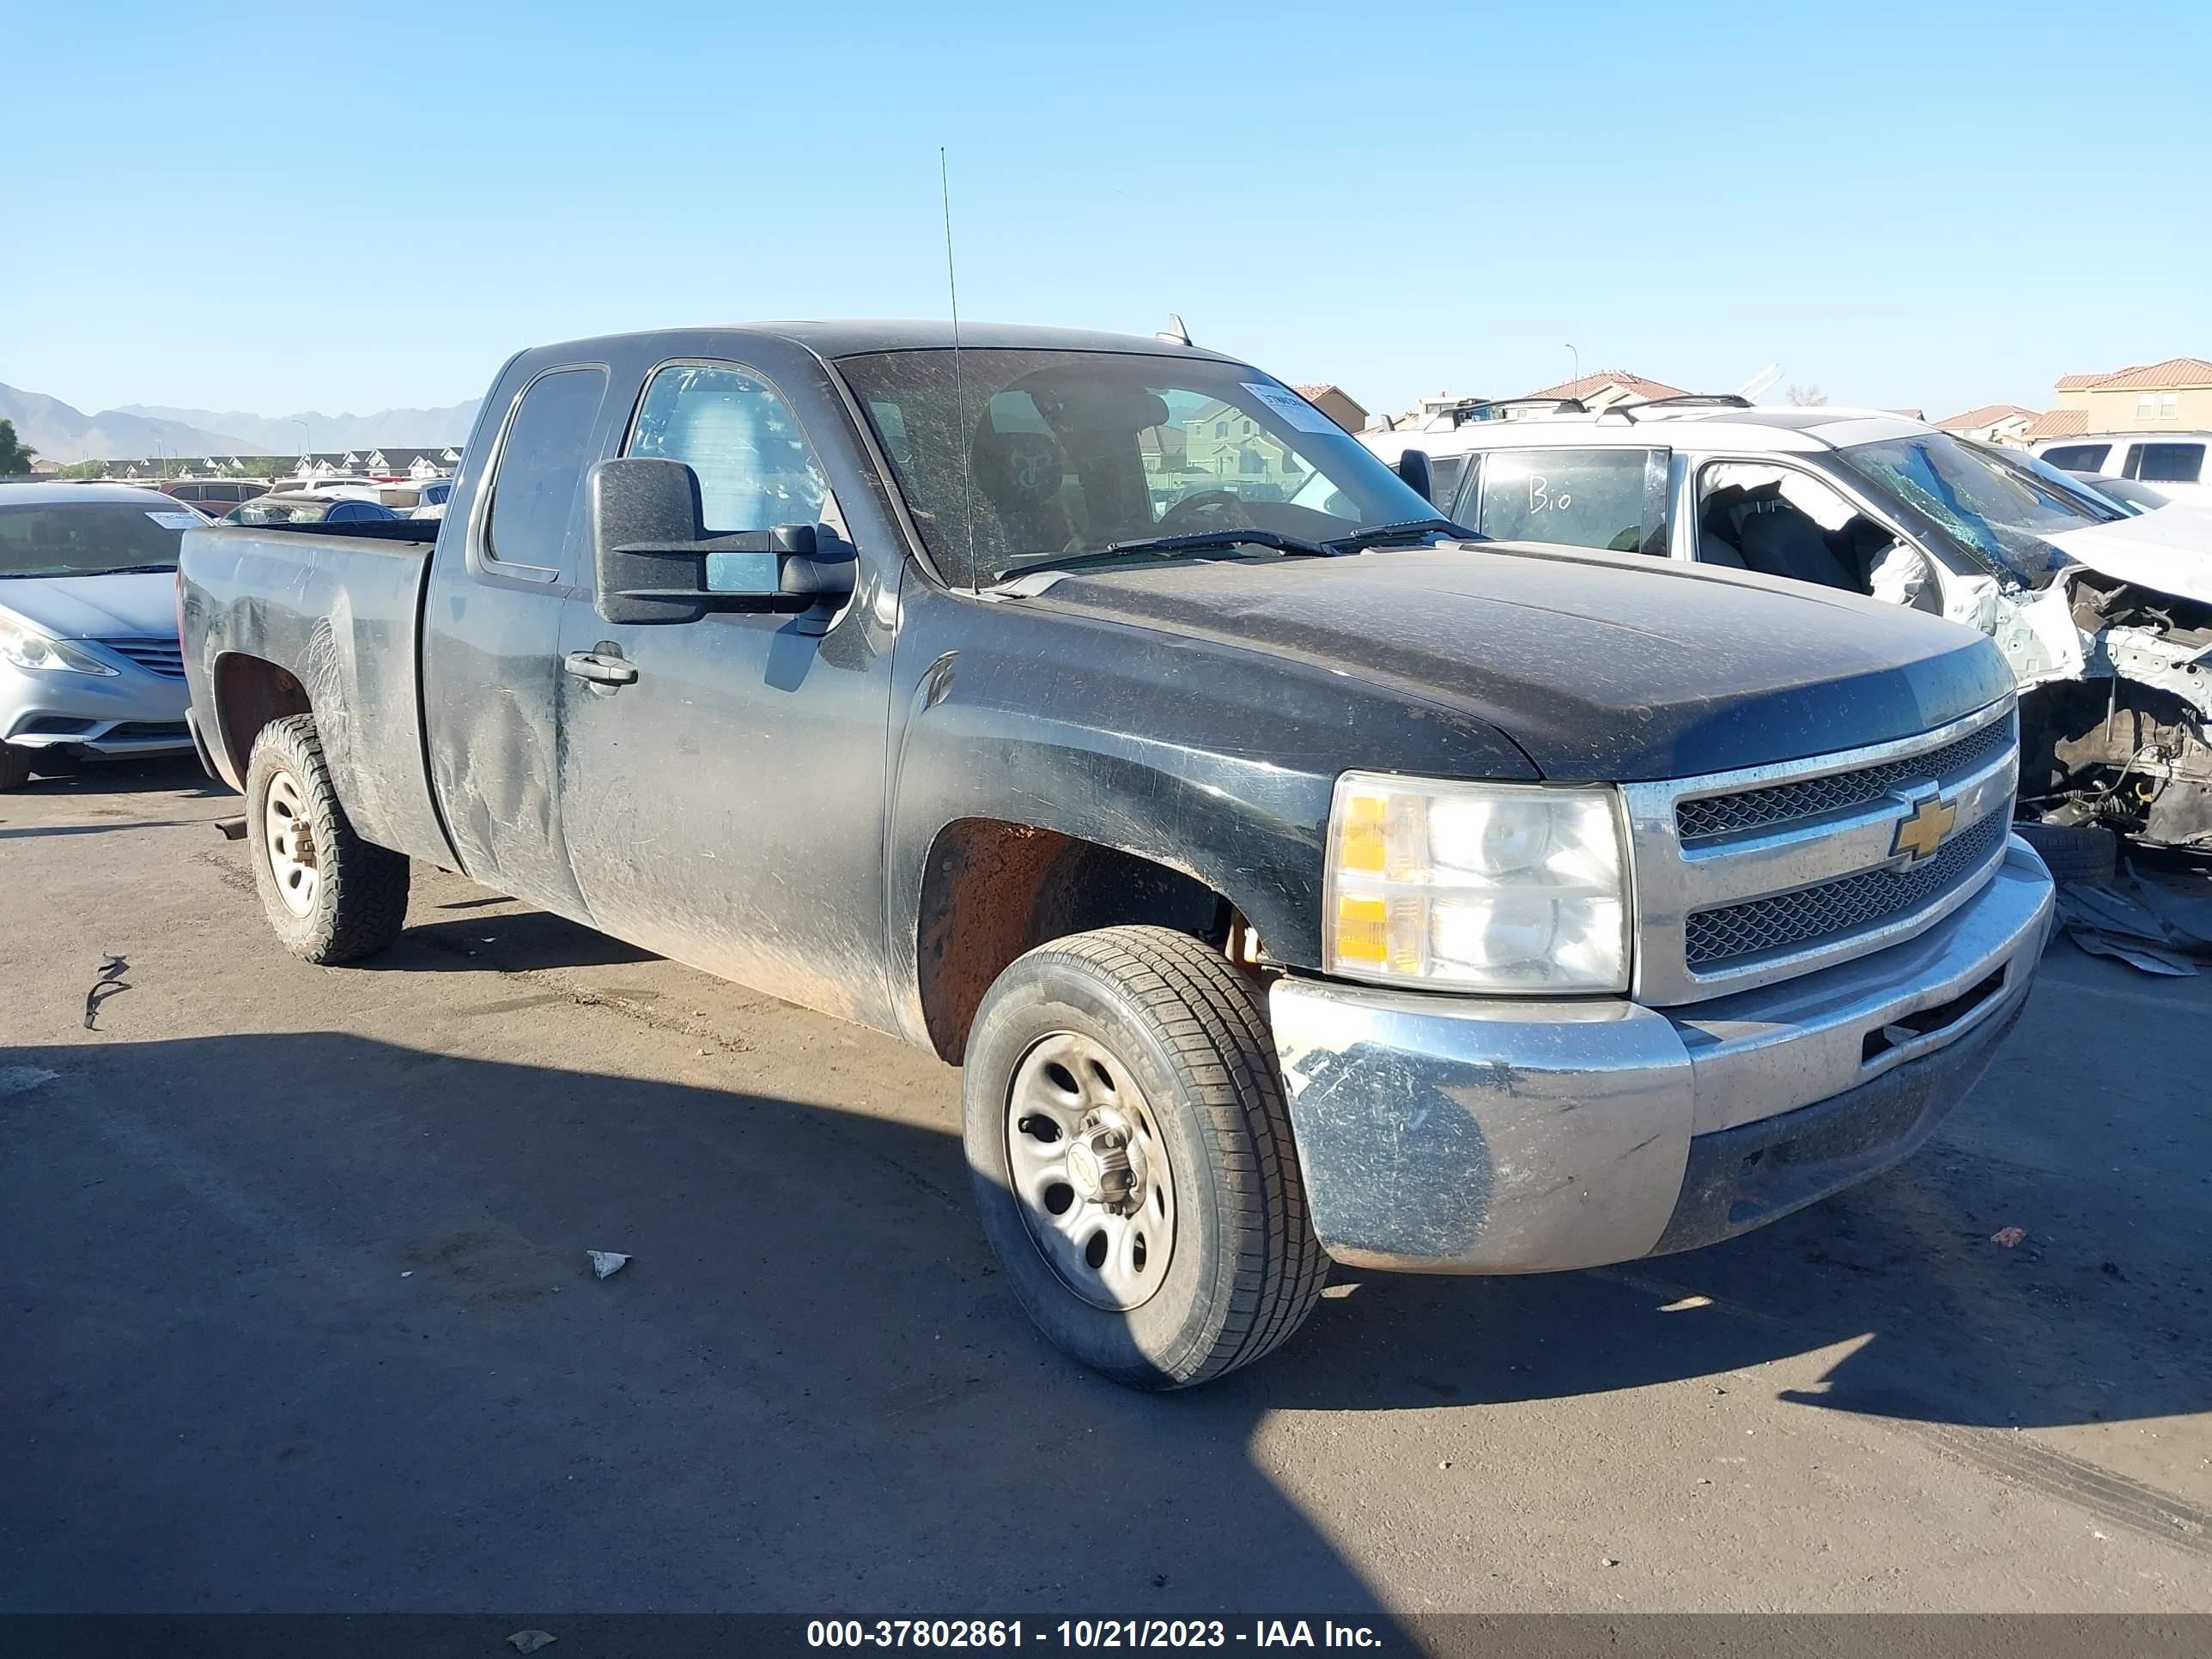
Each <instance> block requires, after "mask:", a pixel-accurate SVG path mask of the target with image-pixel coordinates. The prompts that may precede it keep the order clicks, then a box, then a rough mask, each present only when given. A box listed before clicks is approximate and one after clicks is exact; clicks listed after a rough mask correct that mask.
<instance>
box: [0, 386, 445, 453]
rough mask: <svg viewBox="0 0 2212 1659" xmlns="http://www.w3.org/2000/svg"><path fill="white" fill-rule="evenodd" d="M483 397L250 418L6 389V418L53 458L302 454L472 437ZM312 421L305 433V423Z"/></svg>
mask: <svg viewBox="0 0 2212 1659" xmlns="http://www.w3.org/2000/svg"><path fill="white" fill-rule="evenodd" d="M481 401H482V400H481V399H480V398H471V399H470V400H469V401H468V402H467V403H465V404H453V405H452V406H451V407H450V408H446V409H386V410H379V411H378V412H377V413H375V414H374V415H321V414H313V413H307V412H302V413H301V414H298V415H280V416H267V415H246V414H242V413H239V412H237V411H235V410H212V409H164V408H157V407H155V406H153V405H150V404H125V405H124V406H123V407H122V408H120V409H104V410H100V413H98V414H97V415H87V414H85V413H84V412H83V411H82V410H77V409H73V408H71V407H70V405H69V404H65V403H64V402H62V400H61V399H60V398H49V397H47V396H46V395H45V394H44V393H43V392H23V391H19V390H18V389H17V388H15V386H0V420H7V421H12V422H15V435H16V437H17V438H19V439H21V441H23V442H25V443H27V444H28V445H30V446H31V447H32V448H33V449H35V450H37V451H38V452H39V453H40V456H41V457H42V458H43V459H46V460H50V461H60V462H62V463H64V465H66V464H68V463H69V462H71V461H89V460H137V459H145V458H147V457H149V456H152V455H154V454H155V453H156V452H157V451H158V453H161V454H163V455H186V456H208V455H297V454H298V453H301V451H302V450H303V449H314V450H332V449H362V448H366V447H369V446H372V445H380V444H391V445H395V446H400V447H416V448H421V447H428V446H430V445H433V444H453V445H459V444H460V443H462V442H464V441H466V439H467V438H468V435H469V428H470V426H471V424H472V423H473V422H475V420H476V416H477V404H478V403H479V402H481ZM302 421H305V422H307V430H306V432H305V433H302V432H301V429H300V422H302Z"/></svg>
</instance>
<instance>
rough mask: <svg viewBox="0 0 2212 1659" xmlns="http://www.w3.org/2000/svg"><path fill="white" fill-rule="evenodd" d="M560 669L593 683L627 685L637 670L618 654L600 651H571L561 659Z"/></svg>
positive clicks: (634, 677) (633, 678) (633, 679)
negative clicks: (612, 654)
mask: <svg viewBox="0 0 2212 1659" xmlns="http://www.w3.org/2000/svg"><path fill="white" fill-rule="evenodd" d="M561 670H562V672H563V673H567V674H574V676H575V677H576V678H578V679H580V680H589V681H591V683H592V684H594V685H629V684H631V683H632V682H634V681H635V679H636V678H637V670H636V669H635V667H633V666H631V665H629V663H626V662H624V661H623V659H622V658H621V657H620V656H619V655H615V656H610V655H608V654H607V653H605V652H601V651H571V652H570V653H568V655H567V656H566V657H565V658H563V659H562V662H561Z"/></svg>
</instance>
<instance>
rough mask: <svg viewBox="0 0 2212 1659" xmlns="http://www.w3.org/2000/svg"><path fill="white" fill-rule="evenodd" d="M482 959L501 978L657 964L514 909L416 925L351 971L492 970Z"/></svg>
mask: <svg viewBox="0 0 2212 1659" xmlns="http://www.w3.org/2000/svg"><path fill="white" fill-rule="evenodd" d="M490 902H491V903H494V904H497V903H502V902H507V901H504V900H501V899H493V900H491V901H490ZM440 908H444V909H450V908H453V907H452V906H450V905H448V906H441V907H440ZM487 958H495V959H496V963H497V966H498V967H499V969H500V970H501V972H503V973H518V972H530V971H534V970H537V969H547V968H611V967H618V966H620V965H622V964H623V963H632V962H658V961H659V960H661V958H660V957H656V956H655V955H654V954H653V952H652V951H642V950H640V949H639V948H638V947H637V946H636V945H625V944H624V943H623V941H622V940H620V939H616V938H615V937H614V936H613V935H611V934H609V933H598V932H595V931H594V930H592V928H589V927H579V926H578V925H577V924H576V923H574V922H572V921H562V919H561V918H560V917H558V916H555V915H548V914H547V913H546V912H544V911H543V910H517V911H510V912H507V913H505V914H503V915H495V916H488V915H464V916H460V917H456V918H453V919H452V920H449V921H419V922H416V923H415V924H414V925H413V926H411V927H409V928H408V929H407V931H406V932H405V933H402V934H401V935H400V936H399V941H398V944H397V945H393V946H392V949H391V950H389V951H386V952H384V953H383V954H382V955H380V956H376V957H370V958H369V959H368V961H366V962H362V963H355V964H354V966H355V967H356V969H359V970H361V971H362V972H367V973H404V974H419V973H422V972H423V971H425V970H426V969H435V970H448V969H452V970H465V971H469V972H482V971H483V969H485V968H487V967H488V966H490V965H491V963H490V962H489V961H488V960H487Z"/></svg>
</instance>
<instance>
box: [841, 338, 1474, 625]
mask: <svg viewBox="0 0 2212 1659" xmlns="http://www.w3.org/2000/svg"><path fill="white" fill-rule="evenodd" d="M956 358H957V361H956ZM837 367H838V368H839V369H840V370H841V371H842V373H843V374H844V375H845V377H846V378H847V380H848V381H850V382H851V384H852V386H853V388H854V392H857V393H858V394H859V399H860V404H861V407H862V408H864V409H865V410H866V411H867V415H868V420H869V423H870V424H871V425H872V427H873V428H875V434H876V437H877V440H878V442H879V443H881V445H882V446H883V449H884V454H885V455H886V456H888V457H889V458H890V464H891V470H892V471H893V472H894V473H895V474H896V477H897V483H898V486H899V489H900V492H901V493H902V495H904V496H905V498H906V502H907V507H908V511H910V512H911V513H913V515H914V520H915V524H916V526H918V527H919V528H920V529H921V534H922V538H923V540H924V541H925V542H926V543H927V545H928V549H929V554H930V557H931V559H932V560H933V562H935V564H936V566H937V568H938V570H939V572H940V573H941V574H943V575H944V576H945V580H948V581H950V582H952V583H953V584H955V585H956V586H969V585H975V586H981V585H984V584H987V583H989V582H991V581H993V580H995V579H996V578H998V577H999V576H1000V575H1001V574H1004V573H1005V572H1006V571H1008V570H1010V569H1012V568H1014V567H1016V566H1018V565H1022V564H1026V563H1030V562H1034V561H1036V560H1038V559H1042V558H1048V557H1050V556H1053V555H1055V554H1062V553H1066V554H1076V553H1088V552H1097V551H1099V550H1103V549H1104V548H1105V547H1107V546H1108V545H1109V544H1112V543H1115V542H1121V541H1132V540H1137V539H1139V538H1146V537H1157V536H1172V535H1179V534H1182V533H1186V532H1192V533H1195V532H1208V531H1215V530H1220V529H1224V528H1231V527H1233V528H1236V529H1261V530H1267V531H1272V532H1276V533H1278V534H1280V535H1285V536H1297V537H1302V538H1306V539H1308V540H1314V541H1321V540H1327V539H1328V538H1332V537H1340V536H1345V535H1348V534H1350V533H1351V532H1353V531H1356V530H1360V529H1364V528H1368V527H1370V526H1380V525H1387V524H1403V523H1406V522H1407V521H1408V520H1425V519H1430V518H1432V517H1433V516H1434V515H1435V511H1436V509H1435V508H1434V507H1431V505H1430V503H1429V502H1427V501H1425V500H1423V499H1422V497H1421V496H1420V495H1419V493H1418V492H1417V491H1415V490H1414V489H1413V488H1412V487H1411V486H1410V485H1408V484H1407V483H1405V482H1404V481H1403V480H1402V479H1401V478H1400V477H1398V475H1397V474H1396V473H1395V472H1394V471H1391V470H1390V469H1389V467H1387V466H1385V465H1383V463H1382V462H1381V461H1380V460H1379V459H1376V456H1375V455H1374V454H1373V453H1372V452H1370V451H1369V450H1368V449H1366V448H1364V447H1362V446H1361V445H1360V443H1359V442H1358V440H1356V439H1354V438H1353V437H1352V435H1350V434H1349V433H1347V432H1346V431H1345V430H1344V428H1341V427H1340V426H1338V425H1337V423H1336V422H1334V421H1332V420H1330V419H1329V418H1328V416H1326V415H1324V414H1322V412H1321V411H1320V410H1317V409H1316V408H1314V407H1313V406H1312V405H1311V404H1309V403H1307V402H1306V401H1305V400H1304V398H1300V397H1299V396H1298V395H1297V393H1295V392H1291V390H1290V389H1289V388H1288V387H1287V386H1279V385H1277V384H1276V383H1274V382H1273V381H1271V380H1267V377H1266V376H1264V375H1262V374H1260V373H1258V371H1256V370H1255V369H1251V368H1245V367H1243V365H1241V364H1237V363H1226V362H1210V361H1208V360H1206V359H1204V358H1195V357H1181V356H1167V355H1162V356H1150V355H1146V354H1143V353H1137V352H1128V353H1122V352H1110V351H1057V350H1030V349H979V350H972V351H962V352H959V353H957V354H955V353H953V352H951V351H948V350H936V349H932V350H923V351H888V352H877V353H871V354H867V355H865V356H854V357H848V358H844V359H842V360H841V361H840V362H839V363H838V365H837ZM1212 556H1219V555H1212Z"/></svg>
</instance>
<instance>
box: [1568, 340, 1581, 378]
mask: <svg viewBox="0 0 2212 1659" xmlns="http://www.w3.org/2000/svg"><path fill="white" fill-rule="evenodd" d="M1567 349H1568V350H1570V351H1571V352H1573V353H1574V354H1575V358H1574V362H1575V379H1577V380H1581V379H1582V377H1583V354H1582V349H1581V348H1580V347H1578V346H1577V345H1575V344H1573V343H1571V342H1570V343H1569V344H1568V346H1567Z"/></svg>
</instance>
